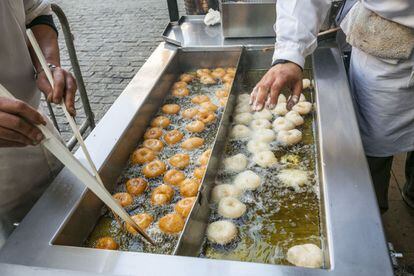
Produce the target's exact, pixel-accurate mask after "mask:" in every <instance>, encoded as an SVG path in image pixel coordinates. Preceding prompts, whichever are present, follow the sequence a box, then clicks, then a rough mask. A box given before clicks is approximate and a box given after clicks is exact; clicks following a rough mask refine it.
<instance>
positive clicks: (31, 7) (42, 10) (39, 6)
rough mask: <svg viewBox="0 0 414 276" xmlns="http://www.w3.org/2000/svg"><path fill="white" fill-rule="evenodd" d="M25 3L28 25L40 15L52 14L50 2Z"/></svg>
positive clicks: (27, 1)
mask: <svg viewBox="0 0 414 276" xmlns="http://www.w3.org/2000/svg"><path fill="white" fill-rule="evenodd" d="M23 3H24V11H25V14H26V20H25V23H26V25H28V24H29V23H30V22H32V21H33V19H35V18H36V17H38V16H40V15H49V14H52V9H51V8H50V2H49V0H23Z"/></svg>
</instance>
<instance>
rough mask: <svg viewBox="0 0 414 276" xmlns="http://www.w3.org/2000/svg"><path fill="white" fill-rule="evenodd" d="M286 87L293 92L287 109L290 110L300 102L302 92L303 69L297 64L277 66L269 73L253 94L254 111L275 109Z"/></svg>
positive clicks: (251, 99)
mask: <svg viewBox="0 0 414 276" xmlns="http://www.w3.org/2000/svg"><path fill="white" fill-rule="evenodd" d="M285 87H287V88H289V89H290V90H291V91H292V96H291V97H290V99H289V101H288V103H287V109H288V110H290V109H291V108H292V107H293V106H294V105H295V104H296V103H297V102H298V101H299V97H300V93H301V92H302V69H301V68H300V67H299V65H297V64H296V63H293V62H288V63H283V64H277V65H275V66H273V67H272V68H270V69H269V71H267V73H266V74H265V75H264V76H263V78H262V79H261V80H260V81H259V82H258V83H257V84H256V86H255V88H254V89H253V91H252V93H251V96H250V104H251V105H252V108H253V110H255V111H259V110H262V109H263V107H265V106H266V108H268V109H273V108H274V107H275V106H276V104H277V100H278V97H279V94H280V92H281V91H282V89H283V88H285ZM269 92H270V93H269Z"/></svg>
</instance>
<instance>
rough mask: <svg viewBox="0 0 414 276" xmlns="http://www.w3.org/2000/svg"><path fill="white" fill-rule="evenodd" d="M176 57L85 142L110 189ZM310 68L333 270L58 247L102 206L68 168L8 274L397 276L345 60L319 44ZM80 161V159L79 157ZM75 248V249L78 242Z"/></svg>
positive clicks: (5, 258)
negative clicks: (29, 270) (26, 269)
mask: <svg viewBox="0 0 414 276" xmlns="http://www.w3.org/2000/svg"><path fill="white" fill-rule="evenodd" d="M268 45H271V44H268ZM190 46H195V47H201V46H202V45H200V44H197V43H196V44H191V45H190ZM214 46H215V48H217V47H221V49H219V50H220V51H222V50H227V51H231V50H232V49H225V48H226V47H224V46H223V45H222V44H220V45H214ZM187 50H188V51H191V49H190V48H188V49H187ZM198 50H200V48H198ZM216 50H217V49H216ZM247 50H249V49H247ZM177 52H178V49H177V48H176V47H173V46H171V45H166V44H164V43H161V44H160V45H159V46H158V48H157V49H156V50H155V51H154V53H153V54H152V55H151V57H150V58H149V59H148V61H147V62H146V63H145V64H144V65H143V67H142V68H141V70H140V71H139V72H138V73H137V74H136V76H135V77H134V78H133V80H132V81H131V83H130V84H129V85H128V86H127V87H126V89H125V90H124V92H123V93H122V94H121V95H120V97H119V98H118V99H117V100H116V102H115V103H114V104H113V106H112V107H111V108H110V110H109V111H108V112H107V114H106V115H105V116H104V117H103V118H102V120H101V121H100V123H99V124H98V125H97V127H96V128H95V129H94V130H93V131H92V133H91V134H90V136H89V137H88V139H87V140H86V144H87V146H88V148H89V149H90V153H91V156H92V159H93V160H94V162H95V164H96V166H97V168H98V169H99V170H100V172H101V174H102V178H103V180H104V182H105V184H106V186H107V187H111V185H113V184H111V183H115V179H116V178H117V177H118V175H119V171H120V170H121V169H122V167H123V166H124V165H125V162H126V160H127V158H128V155H129V153H130V150H131V148H133V147H134V146H135V145H136V143H137V142H138V141H137V140H136V139H131V138H136V137H139V136H140V135H141V133H142V130H143V129H144V127H145V126H146V123H147V122H148V120H149V118H150V116H151V115H152V112H153V110H154V105H156V104H157V103H155V102H154V99H155V98H154V97H155V96H156V95H157V91H158V92H159V91H161V90H163V89H166V87H165V86H166V85H167V84H169V83H171V82H172V81H173V78H172V77H173V76H172V75H171V74H169V70H170V69H171V68H170V64H171V61H172V60H173V59H174V57H175V56H176V55H177ZM312 61H313V62H312V63H313V71H314V77H315V80H316V87H315V89H316V103H317V112H316V113H317V131H318V137H319V143H318V148H319V152H320V159H321V164H320V177H321V178H322V187H321V189H322V195H323V198H322V200H323V210H322V214H323V215H324V217H323V219H324V220H325V222H326V229H325V230H326V235H327V241H328V242H327V243H328V252H329V254H328V258H329V260H328V262H329V269H306V268H299V267H291V266H279V265H268V264H257V263H247V262H237V261H222V260H211V259H202V258H195V257H182V256H167V255H155V254H145V253H136V252H122V251H108V250H96V249H91V248H83V247H77V246H67V245H58V244H59V242H56V241H57V240H58V237H59V239H61V240H66V241H69V242H68V244H71V242H70V240H71V239H73V238H72V237H71V236H70V234H69V233H71V231H69V230H70V229H68V228H71V227H72V228H73V229H72V230H76V231H84V232H88V231H90V230H91V229H89V228H90V226H89V225H90V223H83V224H82V223H78V224H71V223H70V222H71V221H73V220H76V219H78V220H79V218H82V219H83V221H85V222H87V220H96V215H97V214H96V208H88V207H89V206H94V205H96V204H99V202H98V201H97V198H96V197H95V196H93V195H92V194H91V193H90V192H88V191H87V190H86V189H85V187H84V185H83V184H82V183H80V182H79V181H78V180H77V179H76V177H74V176H73V175H72V174H71V173H70V172H69V171H68V170H66V169H64V170H63V171H62V172H61V173H60V174H59V176H58V177H57V179H56V180H55V181H54V182H53V184H52V185H51V186H50V187H49V189H48V190H47V191H46V192H45V194H44V195H43V196H42V198H41V199H40V200H39V201H38V203H37V204H36V205H35V207H34V208H33V209H32V210H31V212H30V213H29V214H28V215H27V217H26V218H25V219H24V220H23V222H22V223H21V224H20V226H19V227H18V228H17V229H16V230H15V232H14V233H13V234H12V236H11V237H10V238H9V240H8V241H7V243H6V244H5V246H4V247H3V249H2V250H1V251H0V262H2V263H4V264H8V265H3V266H2V269H4V267H5V266H7V268H8V269H10V265H24V266H33V267H40V268H42V269H46V270H47V271H48V269H49V268H50V269H57V270H73V271H80V272H90V273H107V274H123V275H136V274H142V275H211V274H213V275H226V276H228V275H346V276H348V275H392V266H391V262H390V258H389V255H388V250H387V246H386V243H385V238H384V232H383V229H382V224H381V218H380V214H379V211H378V207H377V203H376V199H375V195H374V191H373V188H372V184H371V179H370V176H369V172H368V167H367V163H366V161H365V157H364V153H363V149H362V144H361V140H360V136H359V130H358V126H357V123H356V118H355V114H354V110H353V106H352V101H351V97H350V93H349V86H348V82H347V79H346V74H345V69H344V66H343V63H342V60H341V57H340V53H339V51H338V50H337V48H336V46H335V44H326V45H321V46H319V48H318V49H317V50H316V52H315V53H314V55H313V56H312ZM161 78H162V79H161ZM158 104H159V103H158ZM76 155H77V156H78V157H79V156H81V152H80V151H78V152H77V153H76ZM79 210H82V212H80V211H79ZM88 210H90V211H88ZM81 221H82V220H81ZM75 228H76V229H75ZM73 245H77V244H76V242H75V241H73ZM12 269H15V271H16V274H17V273H19V272H20V273H21V271H22V270H21V269H22V267H21V266H12ZM0 271H2V270H0ZM3 271H4V270H3ZM6 271H10V270H6ZM12 271H13V272H14V270H12Z"/></svg>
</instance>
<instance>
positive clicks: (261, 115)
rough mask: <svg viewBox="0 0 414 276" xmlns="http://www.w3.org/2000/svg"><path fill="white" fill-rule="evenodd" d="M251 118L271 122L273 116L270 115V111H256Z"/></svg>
mask: <svg viewBox="0 0 414 276" xmlns="http://www.w3.org/2000/svg"><path fill="white" fill-rule="evenodd" d="M253 118H255V119H266V120H272V118H273V115H272V112H271V111H270V110H268V109H262V110H261V111H256V112H255V113H253Z"/></svg>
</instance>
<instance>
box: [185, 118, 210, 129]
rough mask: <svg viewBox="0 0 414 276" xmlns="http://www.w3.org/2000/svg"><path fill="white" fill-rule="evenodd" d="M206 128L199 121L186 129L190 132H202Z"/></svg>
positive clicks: (193, 122) (190, 124)
mask: <svg viewBox="0 0 414 276" xmlns="http://www.w3.org/2000/svg"><path fill="white" fill-rule="evenodd" d="M205 128H206V126H205V124H204V123H203V122H202V121H199V120H196V121H192V122H191V123H189V124H188V125H186V126H185V129H186V130H188V131H189V132H202V131H203V130H204V129H205Z"/></svg>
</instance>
